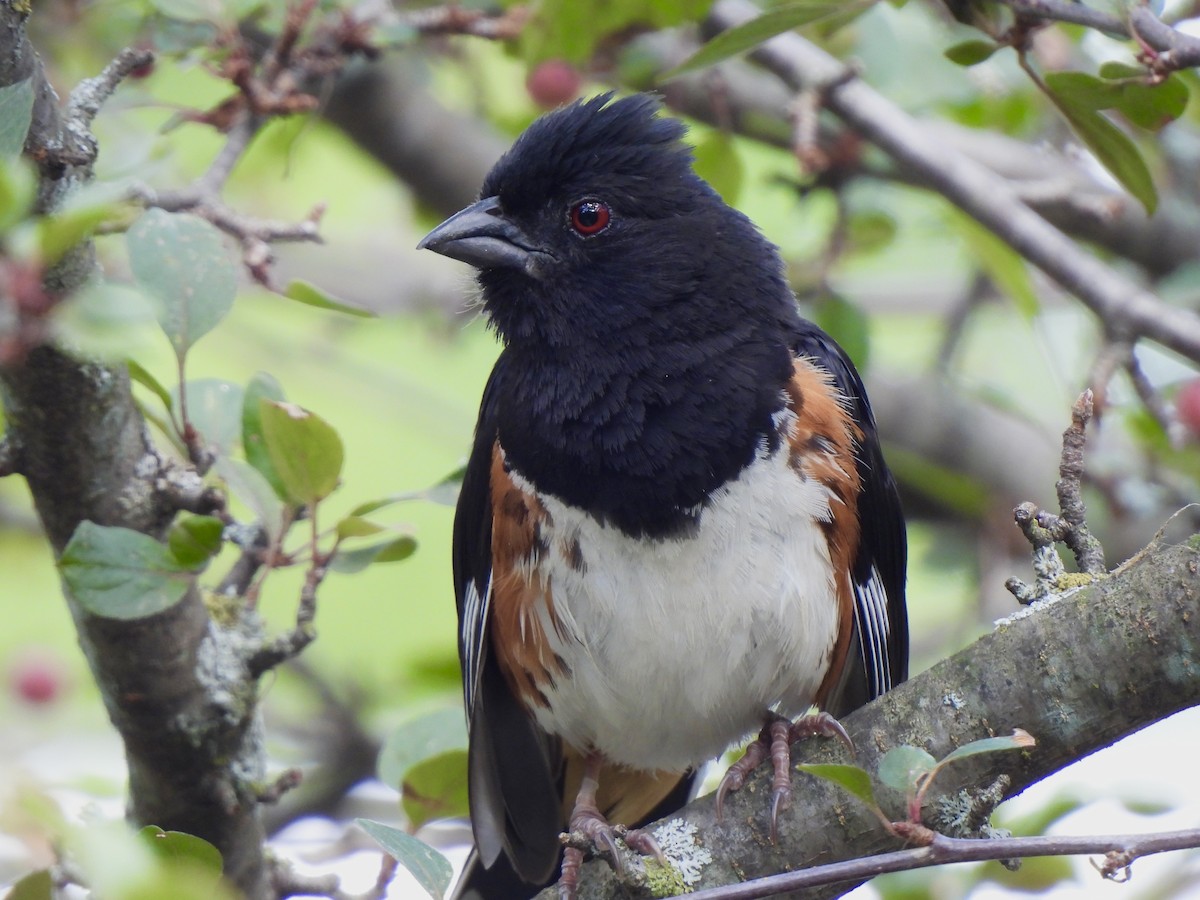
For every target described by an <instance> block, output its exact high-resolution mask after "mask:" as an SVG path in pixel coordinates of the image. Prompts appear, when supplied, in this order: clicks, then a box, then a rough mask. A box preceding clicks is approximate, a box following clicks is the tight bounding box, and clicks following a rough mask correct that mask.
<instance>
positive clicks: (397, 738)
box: [379, 708, 468, 827]
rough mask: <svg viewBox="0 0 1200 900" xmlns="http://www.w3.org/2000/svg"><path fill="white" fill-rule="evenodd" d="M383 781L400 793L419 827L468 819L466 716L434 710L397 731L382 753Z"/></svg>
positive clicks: (453, 710)
mask: <svg viewBox="0 0 1200 900" xmlns="http://www.w3.org/2000/svg"><path fill="white" fill-rule="evenodd" d="M379 778H380V780H381V781H383V782H384V784H388V785H391V786H392V787H394V788H396V789H397V790H398V791H400V794H401V802H402V803H403V805H404V811H405V813H406V814H407V816H408V819H409V821H410V822H411V823H412V824H413V826H414V827H419V826H420V825H422V824H424V823H425V822H428V821H430V820H432V819H444V818H448V817H451V816H465V815H467V812H468V810H467V793H466V786H467V728H466V722H465V720H464V719H463V713H462V710H461V709H458V708H455V709H439V710H435V711H433V712H431V713H426V714H424V715H422V716H419V717H417V718H415V719H410V720H409V721H407V722H404V723H403V724H401V725H400V726H399V727H397V728H395V729H394V730H393V731H392V733H391V734H390V735H389V736H388V739H387V740H386V741H385V742H384V745H383V748H382V749H381V750H380V752H379Z"/></svg>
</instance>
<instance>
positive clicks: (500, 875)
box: [450, 772, 700, 900]
mask: <svg viewBox="0 0 1200 900" xmlns="http://www.w3.org/2000/svg"><path fill="white" fill-rule="evenodd" d="M699 783H700V779H699V777H698V776H697V773H696V772H689V773H688V774H687V776H686V777H684V778H681V779H680V780H679V783H678V784H677V785H676V786H675V787H674V788H673V789H672V791H671V793H669V794H667V796H666V797H664V798H663V800H662V802H661V803H659V804H658V806H656V807H655V808H654V809H653V811H651V813H650V815H648V816H646V818H644V819H642V821H640V822H634V823H632V825H631V827H634V828H640V827H641V826H642V825H645V824H646V823H648V822H654V821H656V820H658V819H663V818H666V817H667V816H669V815H670V814H671V813H673V812H675V810H677V809H679V808H680V807H681V806H683V805H684V804H685V803H687V802H688V801H689V800H691V799H692V798H693V796H695V792H696V791H697V790H698V789H699ZM557 880H558V872H557V871H556V872H555V873H554V877H553V878H552V879H551V880H550V881H547V882H546V883H545V884H530V883H529V882H527V881H522V880H521V877H520V876H519V875H518V874H517V873H516V872H515V871H514V870H513V867H512V865H511V864H510V863H509V861H508V857H507V856H505V855H504V854H503V853H501V854H500V858H499V859H497V860H496V863H495V865H493V866H492V867H491V868H490V869H485V868H484V867H483V863H481V862H480V861H479V854H478V853H476V852H475V851H474V850H472V851H471V855H470V856H468V857H467V864H466V865H465V866H464V867H463V872H462V877H461V878H459V880H458V884H457V885H455V887H454V892H453V893H452V894H451V895H450V900H529V898H531V897H534V896H536V895H537V894H538V893H539V892H541V891H543V890H545V889H546V888H548V887H549V886H550V885H552V884H554V882H555V881H557Z"/></svg>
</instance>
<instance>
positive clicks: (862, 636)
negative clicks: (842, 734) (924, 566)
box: [794, 322, 908, 716]
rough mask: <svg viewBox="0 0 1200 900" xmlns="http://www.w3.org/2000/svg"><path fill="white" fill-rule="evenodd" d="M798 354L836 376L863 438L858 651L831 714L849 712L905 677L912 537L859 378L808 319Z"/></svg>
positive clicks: (856, 596) (856, 582)
mask: <svg viewBox="0 0 1200 900" xmlns="http://www.w3.org/2000/svg"><path fill="white" fill-rule="evenodd" d="M794 349H795V351H796V355H797V356H800V357H807V358H809V359H812V360H815V361H817V362H818V363H819V364H820V365H822V366H823V367H824V368H826V369H827V370H828V371H829V373H830V374H831V375H832V376H833V380H834V382H835V384H836V385H837V387H838V389H839V390H840V391H841V392H842V394H843V395H844V396H845V397H846V398H847V400H848V401H849V403H850V405H851V412H852V413H853V414H854V418H855V421H856V422H857V423H858V425H859V427H861V429H862V433H863V437H862V441H861V442H860V443H859V447H858V470H859V477H860V479H861V482H862V486H861V491H860V493H859V495H858V516H859V521H860V523H861V535H860V539H859V545H858V554H857V556H856V557H855V560H854V569H853V572H852V573H851V574H852V577H853V580H854V601H855V603H854V607H855V608H854V627H855V636H854V638H853V640H854V642H855V643H854V646H855V647H856V649H857V653H855V654H853V656H852V657H851V661H850V666H849V667H848V669H849V671H848V673H847V675H846V676H845V677H844V678H843V681H842V683H843V685H844V688H843V689H842V690H841V691H840V692H839V694H840V696H836V697H835V698H834V702H833V703H832V704H831V709H830V710H829V711H830V712H831V713H832V714H833V715H835V716H840V715H844V714H846V713H848V712H850V711H852V710H854V709H857V708H858V707H859V706H862V705H863V704H864V703H867V702H868V701H870V700H873V699H875V698H876V697H878V696H879V695H880V694H882V693H884V692H885V691H888V690H891V689H892V688H893V687H895V686H896V685H898V684H899V683H900V682H902V681H904V679H905V678H907V677H908V612H907V608H906V606H905V602H904V579H905V568H906V566H907V556H908V551H907V540H906V537H905V530H904V514H903V512H902V511H901V509H900V497H899V495H898V494H897V492H896V483H895V481H893V479H892V473H891V472H890V471H888V467H887V465H886V464H885V463H884V461H883V452H882V450H881V449H880V447H879V434H878V432H877V431H876V428H875V416H874V414H872V412H871V404H870V403H869V402H868V400H867V393H866V390H865V389H864V388H863V383H862V379H861V378H859V376H858V372H857V371H856V370H855V368H854V364H853V363H851V362H850V359H849V357H848V356H846V353H845V351H844V350H842V348H841V347H839V346H838V345H837V343H836V342H835V341H834V340H833V338H831V337H830V336H829V335H827V334H825V332H823V331H822V330H821V329H820V328H818V327H817V326H816V325H814V324H812V323H811V322H804V323H803V326H802V328H801V331H800V334H799V336H798V338H797V340H796V343H795V345H794Z"/></svg>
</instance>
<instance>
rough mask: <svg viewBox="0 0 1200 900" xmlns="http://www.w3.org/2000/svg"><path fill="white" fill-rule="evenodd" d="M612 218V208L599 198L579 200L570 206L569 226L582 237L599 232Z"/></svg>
mask: <svg viewBox="0 0 1200 900" xmlns="http://www.w3.org/2000/svg"><path fill="white" fill-rule="evenodd" d="M611 220H612V210H611V209H609V208H608V204H607V203H601V202H600V201H599V200H580V201H579V202H578V203H576V204H575V205H574V206H572V207H571V227H572V228H574V229H575V230H576V231H577V232H579V233H580V234H581V235H583V236H584V237H591V236H592V235H593V234H599V233H600V232H602V231H603V230H604V229H605V228H607V227H608V223H609V222H610V221H611Z"/></svg>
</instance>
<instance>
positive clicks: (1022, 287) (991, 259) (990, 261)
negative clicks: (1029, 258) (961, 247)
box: [952, 212, 1042, 321]
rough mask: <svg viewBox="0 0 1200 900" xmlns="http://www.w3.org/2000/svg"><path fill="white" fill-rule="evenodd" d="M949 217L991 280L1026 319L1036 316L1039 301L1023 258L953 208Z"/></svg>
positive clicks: (1039, 304) (1039, 308) (1039, 305)
mask: <svg viewBox="0 0 1200 900" xmlns="http://www.w3.org/2000/svg"><path fill="white" fill-rule="evenodd" d="M952 218H953V220H954V227H955V228H956V230H957V231H958V232H959V233H960V234H961V235H962V237H963V241H964V242H965V243H966V245H967V249H968V250H970V252H971V255H972V256H974V257H975V261H976V262H977V263H978V264H979V267H980V268H981V269H982V270H983V271H984V272H985V273H986V274H987V276H988V278H990V279H991V280H992V283H993V284H995V285H996V287H998V288H999V289H1000V290H1001V291H1002V292H1003V293H1004V294H1006V295H1007V296H1008V297H1010V298H1011V299H1012V301H1013V303H1014V304H1016V307H1017V311H1018V312H1020V313H1021V315H1023V316H1024V317H1025V319H1026V320H1027V321H1028V320H1032V319H1033V318H1034V317H1035V316H1037V314H1038V312H1039V311H1040V310H1041V306H1042V304H1041V301H1040V300H1039V299H1038V295H1037V291H1035V290H1034V289H1033V280H1032V279H1031V278H1030V277H1029V268H1028V266H1027V265H1026V264H1025V258H1024V257H1023V256H1021V254H1019V253H1018V252H1017V251H1016V250H1014V249H1013V248H1012V247H1010V246H1008V244H1006V243H1004V241H1002V240H1000V238H998V237H996V235H995V234H993V233H992V232H990V231H988V230H987V229H986V228H984V227H983V226H982V225H980V224H979V223H978V222H976V221H975V220H974V219H972V218H970V217H969V216H966V215H964V214H962V213H957V212H955V213H953V214H952Z"/></svg>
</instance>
